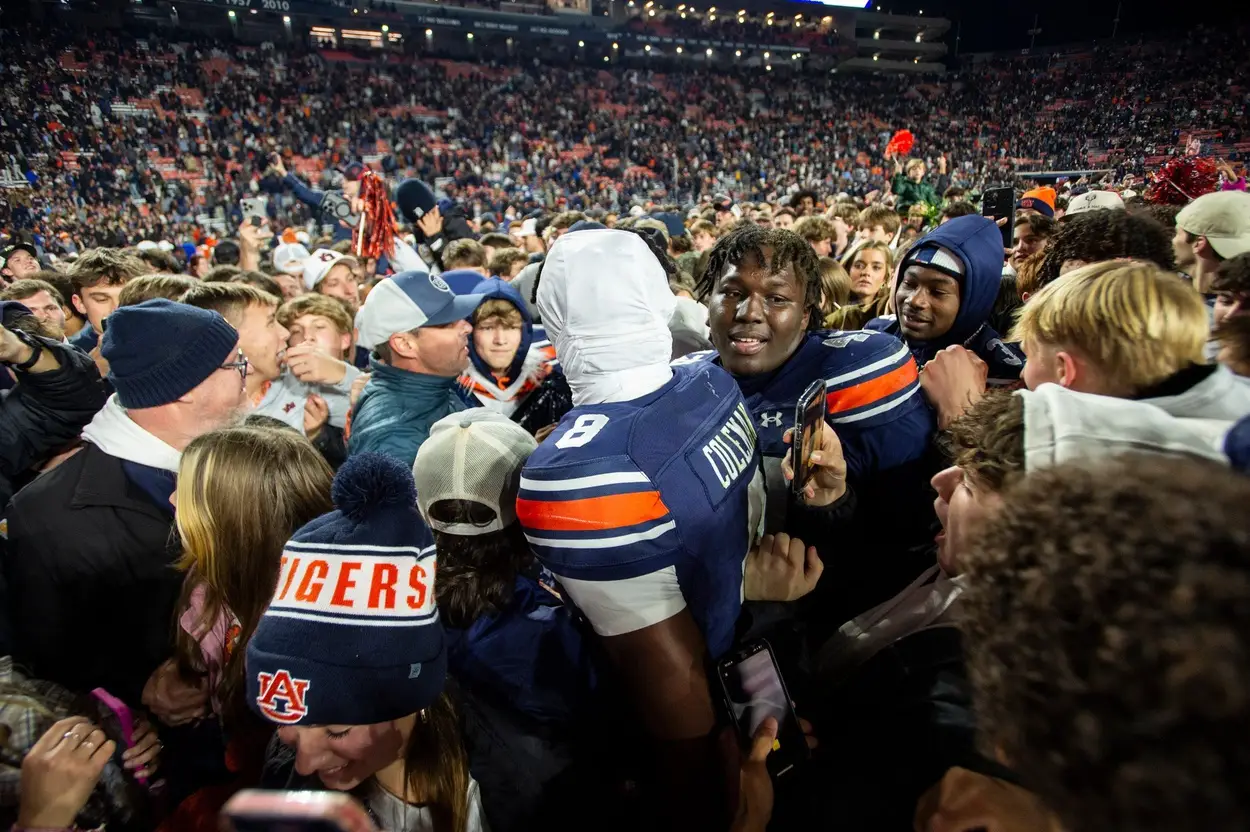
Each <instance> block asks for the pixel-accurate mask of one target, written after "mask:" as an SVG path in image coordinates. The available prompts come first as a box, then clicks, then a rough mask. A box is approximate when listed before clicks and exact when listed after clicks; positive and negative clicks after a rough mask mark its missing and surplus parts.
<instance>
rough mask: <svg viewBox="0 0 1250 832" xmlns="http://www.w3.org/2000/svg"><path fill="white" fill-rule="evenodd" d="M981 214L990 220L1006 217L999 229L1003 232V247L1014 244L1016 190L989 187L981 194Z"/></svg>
mask: <svg viewBox="0 0 1250 832" xmlns="http://www.w3.org/2000/svg"><path fill="white" fill-rule="evenodd" d="M981 216H983V217H989V218H990V219H992V220H1001V219H1004V218H1005V219H1006V220H1007V222H1006V223H1004V224H1003V226H1002V228H1000V229H999V231H1001V232H1003V248H1011V247H1012V246H1013V245H1015V243H1014V240H1015V233H1016V228H1015V225H1014V223H1013V221H1014V220H1015V216H1016V192H1015V189H1014V188H990V189H989V190H987V191H986V192H985V193H984V194H983V195H982V196H981Z"/></svg>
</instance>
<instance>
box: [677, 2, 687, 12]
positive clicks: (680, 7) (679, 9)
mask: <svg viewBox="0 0 1250 832" xmlns="http://www.w3.org/2000/svg"><path fill="white" fill-rule="evenodd" d="M685 10H686V4H685V3H682V4H681V5H680V6H678V7H677V11H679V12H684V11H685Z"/></svg>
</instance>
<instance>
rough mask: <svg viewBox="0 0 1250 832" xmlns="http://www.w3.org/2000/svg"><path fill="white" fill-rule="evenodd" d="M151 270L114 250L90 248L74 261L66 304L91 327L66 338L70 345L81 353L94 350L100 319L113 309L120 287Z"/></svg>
mask: <svg viewBox="0 0 1250 832" xmlns="http://www.w3.org/2000/svg"><path fill="white" fill-rule="evenodd" d="M151 271H152V269H151V268H149V266H148V264H147V263H144V262H143V261H142V260H140V259H139V258H138V257H135V256H134V255H133V254H127V253H125V252H123V251H122V250H120V249H115V248H96V249H92V250H90V251H86V252H84V253H83V254H82V256H80V257H79V258H78V259H77V260H75V261H74V268H73V270H72V271H71V272H70V275H69V278H70V281H71V282H72V283H73V284H74V296H73V297H72V298H70V302H71V303H73V304H74V308H75V309H77V310H78V311H79V312H81V313H82V314H83V315H85V316H86V318H87V321H88V322H89V323H90V324H91V325H90V326H84V327H83V328H82V329H81V330H79V331H78V334H77V335H75V336H73V337H72V338H70V339H69V342H70V344H71V345H73V346H75V347H78V349H80V350H82V351H83V352H91V351H92V350H93V349H95V348H96V345H97V344H98V343H99V341H100V333H101V332H103V331H104V319H105V318H107V317H108V316H109V315H111V314H113V310H115V309H116V308H117V305H118V297H119V296H120V295H121V293H122V287H123V286H125V285H126V284H127V283H129V282H130V281H131V280H133V279H135V278H136V277H139V276H141V275H145V274H149V273H150V272H151Z"/></svg>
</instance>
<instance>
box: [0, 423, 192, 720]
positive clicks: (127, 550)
mask: <svg viewBox="0 0 1250 832" xmlns="http://www.w3.org/2000/svg"><path fill="white" fill-rule="evenodd" d="M124 464H125V463H123V461H122V460H120V459H118V458H116V457H112V456H109V455H108V454H106V453H104V451H102V450H100V449H99V448H97V447H96V446H95V445H92V444H87V445H85V446H84V447H83V449H82V450H81V451H79V452H78V453H76V454H75V455H74V456H72V457H70V458H69V459H68V460H66V461H65V462H64V463H62V464H61V465H60V466H58V467H57V468H55V469H53V470H52V471H49V472H48V473H47V474H44V475H43V476H41V477H39V478H38V479H36V480H35V481H34V482H32V483H31V484H30V485H28V486H26V488H24V489H22V490H21V491H20V492H18V494H17V496H15V497H14V498H13V502H12V503H11V504H10V508H9V511H8V514H7V517H8V534H9V539H8V552H7V556H6V557H5V559H4V563H3V568H4V575H5V578H6V580H7V583H8V589H9V599H10V608H9V610H8V613H9V615H10V617H11V619H12V623H13V626H14V630H15V637H16V640H17V645H16V654H17V655H16V658H17V660H18V661H19V662H20V663H22V664H23V666H25V667H27V668H29V670H30V671H31V672H32V674H33V675H35V676H37V677H39V678H42V679H48V680H50V681H54V682H57V683H59V684H62V685H64V686H65V687H67V688H70V689H71V690H91V689H92V688H96V687H102V688H105V689H107V690H108V691H109V692H110V693H112V694H114V695H115V696H117V697H119V698H120V699H122V700H123V701H124V702H126V703H128V704H130V705H132V706H133V705H136V704H138V703H139V701H140V698H141V695H142V692H143V686H144V684H145V683H146V682H147V679H148V677H149V676H151V674H152V671H153V670H155V669H156V667H157V666H158V665H159V664H160V663H161V662H162V661H164V660H165V659H166V658H168V657H169V655H170V653H171V643H172V642H171V634H172V629H171V627H172V621H173V612H174V607H175V605H176V604H177V601H178V595H179V591H180V590H181V587H182V574H181V573H180V572H178V571H177V570H175V569H174V568H173V563H174V561H175V559H176V557H177V554H178V550H177V547H176V546H174V545H172V543H171V537H172V524H173V507H172V506H170V507H169V508H168V510H162V508H161V507H160V506H159V505H158V504H157V503H156V502H155V501H154V500H153V498H152V497H151V496H149V494H148V493H146V492H145V491H144V489H142V488H141V487H140V486H138V485H136V484H135V482H134V481H133V480H132V479H131V477H129V476H127V474H126V472H125V470H124V467H123V466H124Z"/></svg>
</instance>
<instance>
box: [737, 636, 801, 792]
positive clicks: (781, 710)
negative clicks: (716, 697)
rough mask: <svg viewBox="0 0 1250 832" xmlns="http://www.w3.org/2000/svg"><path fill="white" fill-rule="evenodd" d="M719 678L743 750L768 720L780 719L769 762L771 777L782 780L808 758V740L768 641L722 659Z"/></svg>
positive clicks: (754, 644)
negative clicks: (784, 775)
mask: <svg viewBox="0 0 1250 832" xmlns="http://www.w3.org/2000/svg"><path fill="white" fill-rule="evenodd" d="M716 676H717V678H718V679H719V680H720V685H721V691H722V693H723V695H724V698H725V706H726V708H727V709H728V711H729V715H730V717H731V718H732V719H733V721H734V725H735V726H736V727H737V729H738V739H739V741H740V742H741V743H742V746H743V748H749V747H750V745H751V739H752V737H754V736H755V732H756V730H757V729H758V728H759V727H760V724H761V723H762V722H763V721H764V720H765V719H767V718H768V717H770V716H771V717H772V718H773V719H775V720H777V739H776V740H775V741H774V742H773V750H772V752H771V753H770V754H769V755H768V762H767V766H768V773H769V774H770V775H772V776H773V777H774V778H776V777H780V776H781V775H783V774H785V773H786V772H788V771H789V770H790V769H792V768H794V767H795V766H796V765H798V764H799V763H801V762H803V761H804V760H806V759H807V758H808V755H809V752H808V749H807V738H806V737H804V736H803V728H802V726H800V725H799V717H798V714H796V713H795V712H794V706H793V705H792V704H790V691H788V690H787V689H786V683H785V680H784V679H782V678H781V669H780V668H779V667H777V660H776V659H775V658H774V657H773V650H772V647H770V646H769V644H768V642H767V641H765V640H764V639H759V640H758V641H753V642H750V643H749V644H747V645H745V646H743V647H742V648H740V649H739V650H737V651H735V652H733V653H731V654H730V655H728V656H726V657H725V658H723V659H721V660H720V661H719V662H717V664H716Z"/></svg>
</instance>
